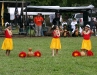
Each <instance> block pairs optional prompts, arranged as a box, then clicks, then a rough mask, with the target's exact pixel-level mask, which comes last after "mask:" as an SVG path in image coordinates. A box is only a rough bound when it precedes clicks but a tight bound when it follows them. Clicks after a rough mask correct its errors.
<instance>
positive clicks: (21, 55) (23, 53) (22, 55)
mask: <svg viewBox="0 0 97 75" xmlns="http://www.w3.org/2000/svg"><path fill="white" fill-rule="evenodd" d="M26 55H27V54H26V52H23V51H22V52H20V53H19V57H21V58H25V57H26Z"/></svg>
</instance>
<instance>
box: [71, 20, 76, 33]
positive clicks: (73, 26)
mask: <svg viewBox="0 0 97 75" xmlns="http://www.w3.org/2000/svg"><path fill="white" fill-rule="evenodd" d="M76 24H77V21H76V19H73V21H72V22H71V28H72V29H73V30H72V33H74V31H75V25H76Z"/></svg>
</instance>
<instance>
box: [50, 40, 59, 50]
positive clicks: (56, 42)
mask: <svg viewBox="0 0 97 75" xmlns="http://www.w3.org/2000/svg"><path fill="white" fill-rule="evenodd" d="M50 48H51V49H58V50H59V49H61V42H60V39H59V38H53V39H52V41H51V45H50Z"/></svg>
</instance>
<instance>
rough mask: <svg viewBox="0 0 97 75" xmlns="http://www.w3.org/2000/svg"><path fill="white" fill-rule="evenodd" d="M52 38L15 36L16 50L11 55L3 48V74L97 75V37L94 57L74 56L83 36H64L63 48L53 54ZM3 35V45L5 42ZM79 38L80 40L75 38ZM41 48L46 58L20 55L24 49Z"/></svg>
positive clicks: (0, 70)
mask: <svg viewBox="0 0 97 75" xmlns="http://www.w3.org/2000/svg"><path fill="white" fill-rule="evenodd" d="M51 39H52V38H51V37H22V38H16V37H14V38H13V42H14V49H13V51H11V55H10V56H6V55H5V51H2V50H0V75H64V74H65V75H96V74H97V64H96V63H97V60H96V59H97V56H96V55H97V51H96V50H97V44H96V43H97V42H96V41H95V40H96V39H97V37H91V41H92V46H93V49H92V50H93V52H94V56H92V57H87V56H85V57H72V55H71V54H72V52H73V51H74V50H79V49H80V47H81V42H82V37H76V38H73V37H70V38H63V37H62V38H60V39H61V44H62V49H61V50H60V51H59V55H58V56H55V57H52V56H51V51H52V50H50V48H49V46H50V42H51ZM3 40H4V39H3V38H0V46H1V44H2V42H3ZM75 40H76V41H75ZM29 47H31V48H32V51H33V52H34V51H35V50H40V51H41V53H42V57H40V58H36V57H32V58H19V57H18V54H19V52H21V51H25V52H28V48H29Z"/></svg>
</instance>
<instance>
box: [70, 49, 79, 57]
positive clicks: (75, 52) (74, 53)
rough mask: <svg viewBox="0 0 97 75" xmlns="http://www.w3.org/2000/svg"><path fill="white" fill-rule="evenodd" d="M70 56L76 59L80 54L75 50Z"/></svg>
mask: <svg viewBox="0 0 97 75" xmlns="http://www.w3.org/2000/svg"><path fill="white" fill-rule="evenodd" d="M72 56H74V57H78V56H81V53H80V52H79V51H77V50H76V51H74V52H73V53H72Z"/></svg>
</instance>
